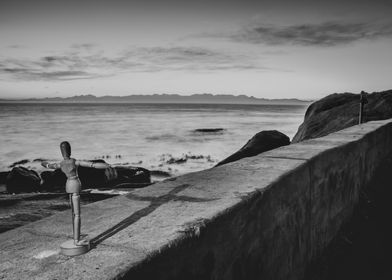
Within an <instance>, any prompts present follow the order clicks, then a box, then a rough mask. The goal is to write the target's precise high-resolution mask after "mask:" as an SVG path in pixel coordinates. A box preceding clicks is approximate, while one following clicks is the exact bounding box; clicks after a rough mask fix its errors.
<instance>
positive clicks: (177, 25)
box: [0, 0, 392, 99]
mask: <svg viewBox="0 0 392 280" xmlns="http://www.w3.org/2000/svg"><path fill="white" fill-rule="evenodd" d="M391 14H392V1H382V0H329V1H319V0H312V1H310V0H303V1H300V0H299V1H295V0H290V1H283V0H274V1H270V0H268V1H264V0H258V1H251V0H241V1H233V0H226V1H222V0H214V1H211V0H210V1H205V0H197V1H195V0H194V1H187V0H170V1H165V0H160V1H152V0H143V1H132V0H128V1H125V0H123V1H120V0H107V1H103V0H102V1H99V0H98V1H93V0H84V1H74V0H67V1H64V0H61V1H58V0H34V1H28V0H25V1H21V0H10V1H9V0H0V98H30V97H55V96H61V97H66V96H74V95H81V94H94V95H96V96H103V95H132V94H160V93H167V94H170V93H175V94H182V95H190V94H194V93H212V94H234V95H239V94H246V95H249V96H255V97H260V98H301V99H317V98H320V97H323V96H326V95H328V94H330V93H334V92H360V91H361V90H365V91H368V92H373V91H381V90H386V89H391V88H392V82H391V81H392V79H391V78H390V73H392V51H391V50H392V17H391V16H390V15H391Z"/></svg>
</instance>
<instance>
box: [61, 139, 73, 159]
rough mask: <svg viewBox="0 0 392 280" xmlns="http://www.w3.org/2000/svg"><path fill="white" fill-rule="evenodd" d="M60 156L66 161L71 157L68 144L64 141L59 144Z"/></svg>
mask: <svg viewBox="0 0 392 280" xmlns="http://www.w3.org/2000/svg"><path fill="white" fill-rule="evenodd" d="M60 150H61V154H62V155H63V158H64V159H68V158H70V156H71V145H70V144H69V142H67V141H64V142H61V144H60Z"/></svg>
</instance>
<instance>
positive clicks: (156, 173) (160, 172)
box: [150, 170, 172, 178]
mask: <svg viewBox="0 0 392 280" xmlns="http://www.w3.org/2000/svg"><path fill="white" fill-rule="evenodd" d="M150 173H151V176H155V177H159V178H169V177H171V176H172V174H170V172H167V171H163V170H151V171H150Z"/></svg>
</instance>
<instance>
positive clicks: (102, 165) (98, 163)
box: [75, 160, 110, 169]
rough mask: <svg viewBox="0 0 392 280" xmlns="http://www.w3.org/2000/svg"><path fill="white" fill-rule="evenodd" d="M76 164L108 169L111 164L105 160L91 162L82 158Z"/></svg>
mask: <svg viewBox="0 0 392 280" xmlns="http://www.w3.org/2000/svg"><path fill="white" fill-rule="evenodd" d="M75 164H76V165H79V166H83V167H92V168H96V169H106V168H109V167H110V164H107V163H104V162H91V161H82V160H77V161H76V162H75Z"/></svg>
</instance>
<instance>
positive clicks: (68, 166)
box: [60, 158, 78, 178]
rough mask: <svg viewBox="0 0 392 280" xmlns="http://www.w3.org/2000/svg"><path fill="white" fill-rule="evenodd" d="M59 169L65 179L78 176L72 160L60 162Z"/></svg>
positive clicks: (74, 161)
mask: <svg viewBox="0 0 392 280" xmlns="http://www.w3.org/2000/svg"><path fill="white" fill-rule="evenodd" d="M60 168H61V171H63V172H64V174H65V175H66V176H67V178H72V177H77V176H78V167H77V165H76V160H75V159H74V158H69V159H64V160H63V161H62V162H60Z"/></svg>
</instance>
